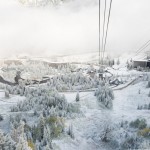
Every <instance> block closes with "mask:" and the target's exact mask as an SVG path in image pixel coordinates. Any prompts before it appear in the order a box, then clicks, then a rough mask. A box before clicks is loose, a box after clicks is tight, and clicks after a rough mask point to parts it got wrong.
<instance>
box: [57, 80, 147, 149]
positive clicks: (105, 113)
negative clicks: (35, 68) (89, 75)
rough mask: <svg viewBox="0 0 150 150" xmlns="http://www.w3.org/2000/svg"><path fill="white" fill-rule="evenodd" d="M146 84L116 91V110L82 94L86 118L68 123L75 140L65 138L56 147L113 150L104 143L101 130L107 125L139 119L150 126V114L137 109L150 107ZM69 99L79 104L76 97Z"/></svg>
mask: <svg viewBox="0 0 150 150" xmlns="http://www.w3.org/2000/svg"><path fill="white" fill-rule="evenodd" d="M146 84H147V82H146V81H142V82H139V83H137V84H134V85H130V86H129V87H127V88H125V89H123V90H120V91H114V94H115V99H114V101H113V109H112V110H107V109H105V108H103V107H101V106H99V105H98V103H97V100H96V97H95V96H94V93H93V92H89V93H80V102H79V103H80V105H81V110H82V111H83V112H84V114H85V117H83V118H76V119H72V120H69V121H67V122H68V123H72V124H73V127H74V133H75V139H74V140H71V139H70V138H68V137H65V138H63V140H56V141H55V143H56V144H57V145H59V147H60V149H61V150H77V149H78V150H91V149H92V150H104V149H106V150H109V149H113V148H111V147H109V145H107V144H106V143H103V142H101V140H100V130H101V127H102V126H103V124H104V123H106V122H108V123H110V124H111V123H120V122H121V121H128V122H130V121H133V120H135V119H137V118H145V119H146V120H147V121H148V124H150V115H149V113H150V111H149V110H138V109H137V107H138V105H144V104H149V103H150V98H149V97H148V93H149V89H148V88H146ZM139 89H140V90H141V93H140V94H139V93H138V91H139ZM65 96H66V98H67V100H68V102H75V97H76V93H66V94H65Z"/></svg>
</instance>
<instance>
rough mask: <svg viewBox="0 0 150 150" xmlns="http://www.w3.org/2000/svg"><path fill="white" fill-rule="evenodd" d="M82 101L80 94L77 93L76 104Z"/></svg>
mask: <svg viewBox="0 0 150 150" xmlns="http://www.w3.org/2000/svg"><path fill="white" fill-rule="evenodd" d="M78 101H80V96H79V92H77V95H76V102H78Z"/></svg>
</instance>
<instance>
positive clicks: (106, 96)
mask: <svg viewBox="0 0 150 150" xmlns="http://www.w3.org/2000/svg"><path fill="white" fill-rule="evenodd" d="M95 96H96V97H97V100H98V101H99V102H101V103H102V104H104V106H106V107H107V108H112V107H113V103H112V100H113V99H114V94H113V90H112V89H111V88H109V87H108V86H99V88H98V89H97V90H96V91H95Z"/></svg>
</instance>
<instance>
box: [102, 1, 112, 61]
mask: <svg viewBox="0 0 150 150" xmlns="http://www.w3.org/2000/svg"><path fill="white" fill-rule="evenodd" d="M111 7H112V0H110V5H109V13H108V20H107V27H106V36H105V41H104V52H103V59H104V53H105V50H106V43H107V35H108V28H109V20H110V14H111Z"/></svg>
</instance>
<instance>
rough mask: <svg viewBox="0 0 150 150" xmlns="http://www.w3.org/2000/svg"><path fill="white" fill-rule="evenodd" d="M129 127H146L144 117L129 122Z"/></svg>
mask: <svg viewBox="0 0 150 150" xmlns="http://www.w3.org/2000/svg"><path fill="white" fill-rule="evenodd" d="M130 127H132V128H138V129H144V128H146V127H147V123H146V120H145V119H136V120H135V121H131V122H130Z"/></svg>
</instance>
